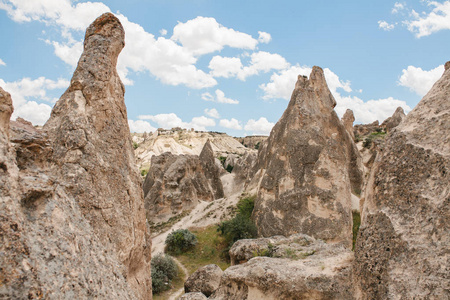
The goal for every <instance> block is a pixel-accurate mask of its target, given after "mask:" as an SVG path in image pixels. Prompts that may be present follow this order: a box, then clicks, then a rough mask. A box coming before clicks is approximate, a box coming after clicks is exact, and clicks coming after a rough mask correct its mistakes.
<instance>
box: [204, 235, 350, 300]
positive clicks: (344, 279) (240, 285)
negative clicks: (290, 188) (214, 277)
mask: <svg viewBox="0 0 450 300" xmlns="http://www.w3.org/2000/svg"><path fill="white" fill-rule="evenodd" d="M238 243H239V244H238ZM269 243H270V244H271V247H272V249H273V252H272V254H271V255H272V256H278V257H263V256H258V257H254V258H251V259H250V260H249V261H248V262H246V263H244V264H240V265H235V266H231V267H229V268H228V269H226V270H225V272H224V274H223V276H222V279H221V282H220V286H219V288H218V289H217V290H216V291H215V292H214V294H213V295H212V296H211V297H210V298H209V299H236V300H237V299H239V300H242V299H255V300H256V299H258V300H265V299H346V300H348V299H353V293H352V287H351V284H352V282H351V274H350V271H351V265H352V260H353V253H352V252H351V251H350V250H348V249H346V248H344V247H343V246H342V245H336V244H334V245H331V244H326V243H324V242H323V241H320V240H315V239H314V238H312V237H309V236H306V235H295V236H292V237H289V238H285V237H281V236H278V237H272V238H268V239H256V240H240V241H238V242H236V243H235V246H233V248H234V249H233V248H232V250H231V251H233V252H234V253H237V252H241V253H240V254H239V255H240V256H241V257H245V256H247V254H249V253H250V251H252V252H253V255H255V254H256V255H261V254H262V253H268V252H264V251H263V250H265V251H269V248H268V244H269ZM236 244H237V245H236ZM264 244H265V245H266V246H263V245H264ZM255 245H259V246H257V247H254V246H255ZM231 251H230V254H231V253H232V252H231ZM279 257H284V258H279ZM286 257H290V258H286Z"/></svg>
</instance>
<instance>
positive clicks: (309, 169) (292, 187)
mask: <svg viewBox="0 0 450 300" xmlns="http://www.w3.org/2000/svg"><path fill="white" fill-rule="evenodd" d="M335 105H336V102H335V100H334V98H333V96H332V95H331V92H330V91H329V89H328V87H327V84H326V81H325V77H324V74H323V70H322V69H321V68H319V67H314V68H313V70H312V72H311V75H310V79H309V80H308V79H307V78H306V77H303V76H299V77H298V81H297V83H296V85H295V89H294V92H293V93H292V97H291V101H290V103H289V105H288V107H287V109H286V111H285V112H284V114H283V116H282V117H281V119H280V120H279V121H278V122H277V124H276V125H275V126H274V128H273V129H272V132H271V134H270V136H269V139H268V140H267V142H266V143H264V144H263V146H262V148H260V152H259V155H258V161H257V163H256V168H257V169H258V170H259V171H258V173H259V176H260V177H261V180H260V184H259V188H258V196H257V199H256V201H255V209H254V211H253V216H252V218H253V219H254V221H255V223H256V226H257V227H258V232H259V234H260V235H262V236H273V235H277V234H282V235H286V236H289V235H292V234H294V233H305V234H308V235H311V236H313V237H315V238H321V239H325V240H330V241H335V242H343V243H344V244H345V245H347V246H348V247H350V246H351V242H352V229H351V227H352V213H351V191H352V189H353V190H360V189H361V185H362V162H361V157H360V155H359V152H358V150H357V149H356V146H355V144H354V143H353V141H352V139H351V137H350V135H349V134H348V133H347V131H346V129H345V128H344V126H343V125H342V123H341V121H340V120H339V118H338V116H337V115H336V113H335V112H334V110H333V108H334V106H335Z"/></svg>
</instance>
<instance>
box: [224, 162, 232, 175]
mask: <svg viewBox="0 0 450 300" xmlns="http://www.w3.org/2000/svg"><path fill="white" fill-rule="evenodd" d="M225 170H227V172H228V173H231V172H232V171H233V166H232V165H230V164H229V165H228V166H227V168H226V169H225Z"/></svg>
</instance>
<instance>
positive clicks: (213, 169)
mask: <svg viewBox="0 0 450 300" xmlns="http://www.w3.org/2000/svg"><path fill="white" fill-rule="evenodd" d="M198 158H199V159H200V162H201V163H202V165H203V168H204V170H205V176H206V178H207V179H208V181H209V182H210V186H211V188H212V189H213V192H214V198H215V199H220V198H223V196H224V194H223V186H222V181H220V169H219V167H218V166H217V165H216V158H215V156H214V151H213V149H212V146H211V142H210V141H209V140H207V141H206V143H205V145H204V146H203V149H202V152H200V155H199V156H198Z"/></svg>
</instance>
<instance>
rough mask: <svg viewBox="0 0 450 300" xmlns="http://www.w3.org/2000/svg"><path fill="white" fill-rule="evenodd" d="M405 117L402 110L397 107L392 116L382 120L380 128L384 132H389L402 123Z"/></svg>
mask: <svg viewBox="0 0 450 300" xmlns="http://www.w3.org/2000/svg"><path fill="white" fill-rule="evenodd" d="M405 116H406V115H405V112H404V111H403V108H401V107H397V109H396V110H395V112H394V113H393V114H392V116H391V117H389V118H387V119H386V120H384V122H383V123H382V124H381V127H382V128H384V130H385V131H386V132H390V131H391V130H392V129H394V128H395V127H397V126H398V125H399V124H400V123H401V122H402V120H403V119H404V118H405Z"/></svg>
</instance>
